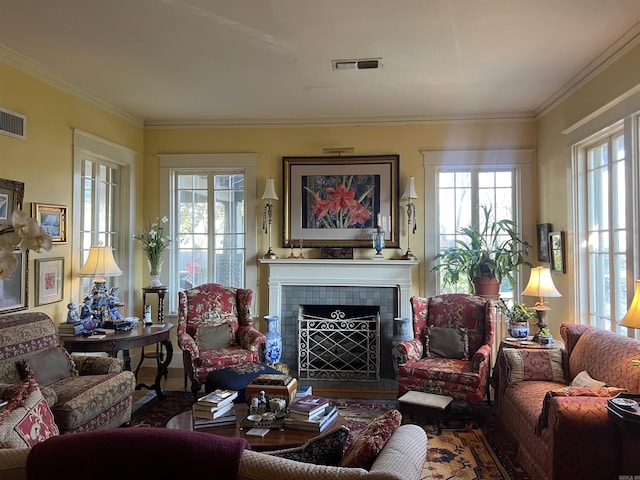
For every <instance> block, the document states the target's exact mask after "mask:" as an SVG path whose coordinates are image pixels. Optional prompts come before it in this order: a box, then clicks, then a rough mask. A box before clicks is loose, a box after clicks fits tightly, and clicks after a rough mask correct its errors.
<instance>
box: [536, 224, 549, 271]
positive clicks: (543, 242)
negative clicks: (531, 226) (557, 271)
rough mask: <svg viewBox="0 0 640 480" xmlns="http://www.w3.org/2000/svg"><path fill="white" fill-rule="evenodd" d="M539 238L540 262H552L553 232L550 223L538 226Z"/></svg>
mask: <svg viewBox="0 0 640 480" xmlns="http://www.w3.org/2000/svg"><path fill="white" fill-rule="evenodd" d="M536 232H537V234H538V235H537V237H538V261H539V262H547V263H548V262H550V261H551V260H550V258H549V232H551V224H550V223H539V224H538V225H536Z"/></svg>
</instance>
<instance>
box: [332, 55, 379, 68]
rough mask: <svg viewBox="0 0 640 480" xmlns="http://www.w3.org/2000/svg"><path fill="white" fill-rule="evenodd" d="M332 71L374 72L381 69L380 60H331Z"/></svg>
mask: <svg viewBox="0 0 640 480" xmlns="http://www.w3.org/2000/svg"><path fill="white" fill-rule="evenodd" d="M331 64H332V65H333V69H334V70H375V69H378V68H382V58H359V59H353V60H331Z"/></svg>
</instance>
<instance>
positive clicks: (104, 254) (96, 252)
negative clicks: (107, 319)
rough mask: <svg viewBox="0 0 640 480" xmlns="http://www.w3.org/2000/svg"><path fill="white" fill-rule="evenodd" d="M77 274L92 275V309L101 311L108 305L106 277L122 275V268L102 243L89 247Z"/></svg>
mask: <svg viewBox="0 0 640 480" xmlns="http://www.w3.org/2000/svg"><path fill="white" fill-rule="evenodd" d="M78 275H79V276H81V277H93V279H94V280H93V288H92V289H91V293H92V295H93V302H92V310H94V311H95V310H97V311H98V312H101V313H102V312H103V309H104V307H108V306H109V297H108V295H107V287H106V283H107V279H106V277H117V276H120V275H122V270H120V267H118V264H117V263H116V260H115V258H113V249H112V248H111V247H105V246H104V245H98V246H93V247H91V248H89V256H88V257H87V261H86V262H84V265H83V266H82V268H81V269H80V271H79V272H78ZM107 316H108V312H107ZM103 317H104V315H103Z"/></svg>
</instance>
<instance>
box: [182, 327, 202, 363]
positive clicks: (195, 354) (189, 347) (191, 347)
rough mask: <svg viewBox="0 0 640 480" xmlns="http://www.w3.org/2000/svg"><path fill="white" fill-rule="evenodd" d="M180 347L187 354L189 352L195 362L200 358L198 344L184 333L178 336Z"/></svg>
mask: <svg viewBox="0 0 640 480" xmlns="http://www.w3.org/2000/svg"><path fill="white" fill-rule="evenodd" d="M178 346H179V347H180V348H181V349H182V350H184V351H185V352H189V354H190V355H191V358H192V360H193V361H194V362H195V361H196V359H198V358H200V349H199V348H198V344H197V343H196V341H195V340H194V339H193V337H192V336H191V335H189V334H188V333H186V332H182V333H180V334H179V335H178Z"/></svg>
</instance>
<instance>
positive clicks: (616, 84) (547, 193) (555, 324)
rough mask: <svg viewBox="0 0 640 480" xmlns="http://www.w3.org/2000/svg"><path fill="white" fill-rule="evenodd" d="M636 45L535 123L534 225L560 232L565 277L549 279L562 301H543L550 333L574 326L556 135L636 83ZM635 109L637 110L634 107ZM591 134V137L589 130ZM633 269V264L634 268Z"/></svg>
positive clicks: (568, 202)
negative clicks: (562, 233)
mask: <svg viewBox="0 0 640 480" xmlns="http://www.w3.org/2000/svg"><path fill="white" fill-rule="evenodd" d="M639 64H640V46H636V47H635V48H633V49H631V50H630V51H629V52H627V53H626V54H625V55H623V56H621V57H620V58H619V59H617V60H616V62H614V63H613V64H612V65H610V66H609V67H608V68H606V69H605V70H604V71H603V72H601V73H600V74H598V75H597V76H596V77H594V78H593V79H592V80H591V81H589V82H588V83H587V84H585V85H584V86H583V87H582V88H580V89H579V90H577V91H576V92H575V93H573V94H572V95H571V96H569V97H568V98H567V99H566V100H565V101H563V102H562V103H561V104H560V105H558V106H557V107H556V108H554V109H553V110H552V111H551V112H549V113H548V114H546V115H545V116H544V117H542V118H541V119H540V120H539V122H538V177H539V186H538V188H539V190H538V211H539V215H538V219H537V221H538V223H543V222H544V223H551V224H552V225H553V230H564V231H566V240H567V273H566V274H565V275H559V274H554V275H553V279H554V283H555V285H556V287H557V288H558V290H559V291H560V292H561V293H562V298H552V299H549V306H550V307H551V312H550V313H549V315H548V318H549V323H550V328H551V331H552V333H553V334H554V335H558V332H559V326H560V323H561V322H563V321H570V322H574V321H576V319H575V318H574V315H573V312H574V304H575V301H576V298H575V289H574V285H575V279H574V272H573V270H574V267H575V262H574V259H575V255H576V252H575V250H574V245H573V242H574V238H575V237H574V232H573V221H574V220H573V214H572V198H571V188H570V187H571V157H570V154H571V152H570V141H569V140H568V138H567V136H566V135H564V134H563V133H562V132H563V131H565V130H567V129H568V128H569V127H572V126H573V125H575V124H576V123H577V122H580V121H581V120H583V119H584V118H585V117H587V116H588V115H590V114H592V113H594V112H596V111H597V110H599V109H601V108H602V107H604V106H605V105H607V104H608V103H609V102H612V101H613V100H615V99H616V98H617V97H619V96H620V95H623V94H625V93H626V92H628V91H629V90H631V89H632V88H634V87H636V86H637V85H639V84H640V69H639V68H638V65H639ZM637 110H640V105H638V106H637ZM591 133H595V131H592V132H591ZM630 267H631V266H630ZM636 268H638V265H636Z"/></svg>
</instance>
